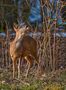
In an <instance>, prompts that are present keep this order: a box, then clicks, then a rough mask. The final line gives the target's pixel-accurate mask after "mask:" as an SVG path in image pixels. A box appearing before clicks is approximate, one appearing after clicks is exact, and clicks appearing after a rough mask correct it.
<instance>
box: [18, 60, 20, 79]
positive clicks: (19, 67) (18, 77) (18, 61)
mask: <svg viewBox="0 0 66 90" xmlns="http://www.w3.org/2000/svg"><path fill="white" fill-rule="evenodd" d="M18 78H20V58H19V61H18Z"/></svg>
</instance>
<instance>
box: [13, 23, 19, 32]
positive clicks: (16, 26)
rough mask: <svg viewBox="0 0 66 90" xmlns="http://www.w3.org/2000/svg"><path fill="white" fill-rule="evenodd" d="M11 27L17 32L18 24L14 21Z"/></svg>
mask: <svg viewBox="0 0 66 90" xmlns="http://www.w3.org/2000/svg"><path fill="white" fill-rule="evenodd" d="M13 28H14V31H15V32H17V30H18V25H17V24H16V23H14V24H13Z"/></svg>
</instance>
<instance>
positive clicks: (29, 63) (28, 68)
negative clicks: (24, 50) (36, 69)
mask: <svg viewBox="0 0 66 90" xmlns="http://www.w3.org/2000/svg"><path fill="white" fill-rule="evenodd" d="M27 63H28V69H27V71H26V74H25V77H27V76H28V72H29V69H30V66H31V65H30V62H27Z"/></svg>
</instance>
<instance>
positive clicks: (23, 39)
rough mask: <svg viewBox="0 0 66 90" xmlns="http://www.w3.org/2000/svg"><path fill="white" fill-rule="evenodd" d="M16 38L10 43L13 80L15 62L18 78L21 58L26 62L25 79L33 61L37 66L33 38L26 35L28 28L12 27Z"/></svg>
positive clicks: (35, 46)
mask: <svg viewBox="0 0 66 90" xmlns="http://www.w3.org/2000/svg"><path fill="white" fill-rule="evenodd" d="M13 28H14V31H15V33H16V36H15V38H14V40H13V41H12V42H10V56H11V59H12V63H13V78H15V69H16V62H17V61H19V64H18V78H19V77H20V60H22V58H23V59H24V60H26V61H27V65H28V68H27V71H26V74H25V76H26V77H27V75H28V72H29V69H30V67H31V66H32V64H33V60H35V62H36V63H37V64H38V63H39V61H38V56H37V42H36V40H35V39H34V38H32V37H31V36H29V35H28V34H27V32H28V30H29V29H28V27H26V26H22V27H20V26H18V25H15V24H14V26H13Z"/></svg>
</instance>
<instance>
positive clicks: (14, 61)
mask: <svg viewBox="0 0 66 90" xmlns="http://www.w3.org/2000/svg"><path fill="white" fill-rule="evenodd" d="M15 66H16V60H13V78H15V69H16V68H15Z"/></svg>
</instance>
